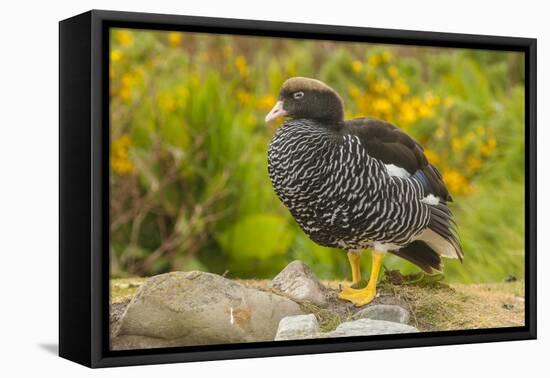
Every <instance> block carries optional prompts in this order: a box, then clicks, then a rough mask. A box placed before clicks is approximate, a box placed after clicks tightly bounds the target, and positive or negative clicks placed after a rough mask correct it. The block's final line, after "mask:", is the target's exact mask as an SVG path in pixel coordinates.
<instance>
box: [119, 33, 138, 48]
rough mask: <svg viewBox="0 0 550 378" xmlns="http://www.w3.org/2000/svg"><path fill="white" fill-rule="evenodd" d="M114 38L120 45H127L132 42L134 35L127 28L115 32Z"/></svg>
mask: <svg viewBox="0 0 550 378" xmlns="http://www.w3.org/2000/svg"><path fill="white" fill-rule="evenodd" d="M115 40H116V41H117V42H118V43H119V44H120V45H122V46H124V47H127V46H130V45H131V44H132V43H134V35H133V34H132V32H131V31H128V30H119V31H117V32H116V33H115Z"/></svg>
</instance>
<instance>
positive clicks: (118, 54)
mask: <svg viewBox="0 0 550 378" xmlns="http://www.w3.org/2000/svg"><path fill="white" fill-rule="evenodd" d="M122 55H123V54H122V51H120V50H116V49H115V50H111V54H110V56H111V61H112V62H118V61H120V60H121V59H122Z"/></svg>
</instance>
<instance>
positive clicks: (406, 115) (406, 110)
mask: <svg viewBox="0 0 550 378" xmlns="http://www.w3.org/2000/svg"><path fill="white" fill-rule="evenodd" d="M399 117H400V120H401V123H402V124H403V126H408V125H410V124H412V123H414V122H416V112H415V110H414V108H413V106H412V105H411V103H410V102H408V101H407V102H403V103H402V104H401V109H400V115H399Z"/></svg>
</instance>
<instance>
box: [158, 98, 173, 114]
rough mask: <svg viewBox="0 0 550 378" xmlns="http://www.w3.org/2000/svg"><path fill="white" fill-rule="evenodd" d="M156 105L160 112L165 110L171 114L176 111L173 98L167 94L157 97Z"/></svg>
mask: <svg viewBox="0 0 550 378" xmlns="http://www.w3.org/2000/svg"><path fill="white" fill-rule="evenodd" d="M157 101H158V105H159V108H161V109H162V110H166V111H168V112H172V111H174V110H176V106H177V104H176V100H175V99H174V96H172V95H170V94H168V93H162V94H160V95H159V96H158V99H157Z"/></svg>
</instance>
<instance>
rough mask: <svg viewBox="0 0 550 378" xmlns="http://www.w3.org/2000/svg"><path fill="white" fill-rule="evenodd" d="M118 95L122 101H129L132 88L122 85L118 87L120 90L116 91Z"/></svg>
mask: <svg viewBox="0 0 550 378" xmlns="http://www.w3.org/2000/svg"><path fill="white" fill-rule="evenodd" d="M118 97H120V99H121V100H122V101H123V102H126V103H127V102H129V101H130V98H131V97H132V90H131V89H130V88H127V87H122V88H120V91H119V92H118Z"/></svg>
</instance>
